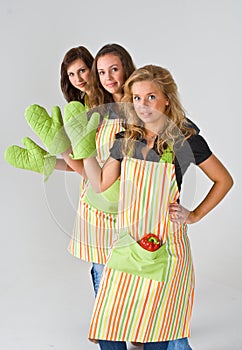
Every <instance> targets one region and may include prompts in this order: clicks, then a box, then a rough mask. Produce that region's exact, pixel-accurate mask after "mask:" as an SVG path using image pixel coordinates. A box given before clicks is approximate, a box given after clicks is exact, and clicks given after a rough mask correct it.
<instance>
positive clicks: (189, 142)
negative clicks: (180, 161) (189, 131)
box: [175, 134, 212, 165]
mask: <svg viewBox="0 0 242 350" xmlns="http://www.w3.org/2000/svg"><path fill="white" fill-rule="evenodd" d="M175 153H176V156H178V157H181V158H188V159H189V163H190V162H191V163H195V164H196V165H199V164H200V163H202V162H203V161H204V160H206V159H207V158H209V157H210V156H211V155H212V151H211V150H210V147H209V145H208V143H207V141H206V140H205V139H204V137H203V136H202V135H200V134H194V135H192V136H191V137H189V138H188V139H186V140H185V141H184V142H183V143H182V144H181V145H176V148H175Z"/></svg>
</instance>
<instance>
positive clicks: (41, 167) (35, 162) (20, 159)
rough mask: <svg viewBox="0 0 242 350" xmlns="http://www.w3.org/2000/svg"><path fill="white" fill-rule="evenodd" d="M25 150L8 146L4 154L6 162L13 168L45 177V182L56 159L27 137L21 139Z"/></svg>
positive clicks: (53, 167)
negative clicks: (30, 171)
mask: <svg viewBox="0 0 242 350" xmlns="http://www.w3.org/2000/svg"><path fill="white" fill-rule="evenodd" d="M22 143H23V145H24V146H25V148H22V147H19V146H16V145H13V146H9V147H8V148H7V149H6V151H5V154H4V158H5V160H6V162H8V163H9V164H10V165H12V166H14V167H15V168H20V169H25V170H32V171H35V172H37V173H40V174H44V175H45V181H47V180H48V178H49V176H50V175H51V174H52V172H53V170H54V169H55V164H56V157H55V156H51V155H49V154H48V153H47V152H46V151H45V150H44V149H43V148H41V147H40V146H38V145H37V144H36V143H35V142H34V141H33V140H31V139H30V138H29V137H25V138H23V139H22Z"/></svg>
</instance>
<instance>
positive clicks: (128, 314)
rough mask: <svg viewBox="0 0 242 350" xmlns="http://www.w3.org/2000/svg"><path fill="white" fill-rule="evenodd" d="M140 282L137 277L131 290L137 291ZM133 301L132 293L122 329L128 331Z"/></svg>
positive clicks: (139, 278)
mask: <svg viewBox="0 0 242 350" xmlns="http://www.w3.org/2000/svg"><path fill="white" fill-rule="evenodd" d="M140 281H141V277H140V276H137V280H136V282H135V284H134V286H133V289H132V290H135V291H136V290H137V289H138V287H139V284H140ZM134 299H135V293H133V296H132V299H131V303H130V307H129V310H128V313H127V316H126V322H125V326H124V329H128V327H130V325H129V322H130V315H131V312H132V309H133V307H134ZM135 340H136V338H135V339H134V341H135Z"/></svg>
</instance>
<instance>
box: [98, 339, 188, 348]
mask: <svg viewBox="0 0 242 350" xmlns="http://www.w3.org/2000/svg"><path fill="white" fill-rule="evenodd" d="M99 346H100V348H101V350H127V345H126V342H123V341H108V340H99ZM137 350H138V348H137ZM143 350H192V348H191V347H190V345H189V343H188V339H187V338H182V339H177V340H170V341H169V342H157V343H145V344H144V347H143Z"/></svg>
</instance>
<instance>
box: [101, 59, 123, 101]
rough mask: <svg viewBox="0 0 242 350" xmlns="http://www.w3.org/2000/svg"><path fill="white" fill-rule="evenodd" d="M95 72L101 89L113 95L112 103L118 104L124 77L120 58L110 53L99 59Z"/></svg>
mask: <svg viewBox="0 0 242 350" xmlns="http://www.w3.org/2000/svg"><path fill="white" fill-rule="evenodd" d="M97 71H98V75H99V79H100V83H101V85H102V86H103V88H104V89H105V90H107V91H108V92H109V93H110V94H112V95H113V99H114V101H116V102H119V101H120V99H121V97H122V93H123V84H124V76H125V74H124V67H123V65H122V62H121V60H120V58H119V57H118V56H116V55H114V54H111V53H110V54H106V55H104V56H101V57H99V59H98V61H97Z"/></svg>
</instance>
